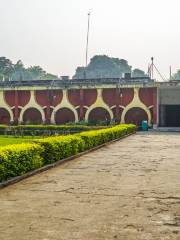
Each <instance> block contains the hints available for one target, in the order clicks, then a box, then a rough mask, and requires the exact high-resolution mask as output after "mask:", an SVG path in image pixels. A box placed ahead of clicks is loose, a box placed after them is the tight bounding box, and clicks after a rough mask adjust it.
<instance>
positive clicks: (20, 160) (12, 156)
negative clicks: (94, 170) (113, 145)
mask: <svg viewBox="0 0 180 240" xmlns="http://www.w3.org/2000/svg"><path fill="white" fill-rule="evenodd" d="M135 131H136V126H135V125H132V124H129V125H125V124H124V125H117V126H115V127H110V128H106V129H101V130H96V131H95V130H93V131H88V132H83V133H79V134H74V135H67V136H57V137H47V138H44V139H40V140H35V141H34V143H32V144H31V143H25V144H18V145H11V146H6V147H1V148H0V181H3V180H6V179H8V178H11V177H15V176H18V175H22V174H24V173H26V172H28V171H31V170H34V169H36V168H39V167H41V166H43V165H46V164H51V163H54V162H56V161H58V160H61V159H64V158H67V157H70V156H73V155H76V154H78V153H80V152H83V151H84V150H87V149H91V148H94V147H96V146H99V145H101V144H103V143H106V142H109V141H111V140H114V139H118V138H121V137H124V136H126V135H128V134H129V133H133V132H135Z"/></svg>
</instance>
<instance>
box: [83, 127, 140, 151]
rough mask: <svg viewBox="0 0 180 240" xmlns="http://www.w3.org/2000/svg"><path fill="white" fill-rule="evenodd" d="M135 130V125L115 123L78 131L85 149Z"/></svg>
mask: <svg viewBox="0 0 180 240" xmlns="http://www.w3.org/2000/svg"><path fill="white" fill-rule="evenodd" d="M135 130H136V127H135V125H126V124H123V125H117V126H115V127H111V128H107V129H101V130H98V131H89V132H83V133H80V134H79V136H80V137H81V138H82V139H83V140H84V142H85V149H90V148H93V147H95V146H98V145H100V144H103V143H105V142H108V141H111V140H113V139H117V138H120V137H123V136H125V135H127V134H129V133H131V132H134V131H135Z"/></svg>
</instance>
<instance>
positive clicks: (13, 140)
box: [0, 135, 40, 147]
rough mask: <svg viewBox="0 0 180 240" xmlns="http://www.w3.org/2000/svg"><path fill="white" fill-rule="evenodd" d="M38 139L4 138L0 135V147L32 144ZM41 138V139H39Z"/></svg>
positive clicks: (28, 137) (26, 137)
mask: <svg viewBox="0 0 180 240" xmlns="http://www.w3.org/2000/svg"><path fill="white" fill-rule="evenodd" d="M37 138H38V137H31V136H24V137H14V136H4V135H0V147H1V146H6V145H11V144H20V143H24V142H32V141H33V140H35V139H37ZM39 138H40V137H39Z"/></svg>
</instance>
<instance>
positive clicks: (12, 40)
mask: <svg viewBox="0 0 180 240" xmlns="http://www.w3.org/2000/svg"><path fill="white" fill-rule="evenodd" d="M88 11H91V13H92V14H91V25H90V42H89V59H90V58H91V57H92V56H94V55H95V54H106V55H109V56H113V57H118V58H124V59H127V60H128V62H129V64H130V65H132V66H133V67H134V68H141V69H143V70H145V71H147V66H148V62H149V61H150V57H151V56H154V57H155V63H156V65H157V67H158V68H159V70H160V71H161V72H162V73H163V74H164V75H165V76H166V77H168V75H169V65H172V69H173V71H175V70H176V69H177V68H180V12H179V11H180V0H150V1H148V0H0V56H6V57H8V58H10V59H11V60H13V62H16V61H17V60H19V59H21V60H22V61H23V62H24V64H25V65H26V66H30V65H40V66H42V67H43V68H44V69H45V70H47V71H48V72H51V73H55V74H58V75H70V76H72V75H73V74H74V72H75V69H76V67H77V66H81V65H84V63H85V45H86V31H87V13H88Z"/></svg>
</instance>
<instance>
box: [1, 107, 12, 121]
mask: <svg viewBox="0 0 180 240" xmlns="http://www.w3.org/2000/svg"><path fill="white" fill-rule="evenodd" d="M9 123H10V114H9V112H8V111H7V110H6V109H5V108H0V124H9Z"/></svg>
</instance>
